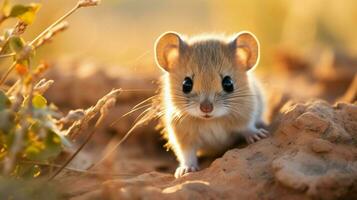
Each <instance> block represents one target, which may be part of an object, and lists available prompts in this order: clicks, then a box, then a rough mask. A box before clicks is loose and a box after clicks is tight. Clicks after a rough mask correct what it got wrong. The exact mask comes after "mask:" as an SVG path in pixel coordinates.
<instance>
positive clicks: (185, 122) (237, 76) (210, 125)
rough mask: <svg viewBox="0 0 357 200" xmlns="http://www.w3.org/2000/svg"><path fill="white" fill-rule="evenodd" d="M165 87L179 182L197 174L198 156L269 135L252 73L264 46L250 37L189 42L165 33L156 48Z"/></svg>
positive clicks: (168, 130)
mask: <svg viewBox="0 0 357 200" xmlns="http://www.w3.org/2000/svg"><path fill="white" fill-rule="evenodd" d="M155 57H156V62H157V64H158V66H159V67H160V68H161V69H163V70H164V71H165V74H164V75H163V79H162V83H161V87H162V89H161V101H160V102H161V105H160V106H161V107H162V111H161V112H162V120H163V124H164V136H165V138H166V139H167V140H168V145H169V147H170V148H172V150H173V151H174V153H175V155H176V157H177V159H178V161H179V162H180V165H179V167H178V168H177V169H176V172H175V177H181V176H183V175H184V174H186V173H188V172H194V171H197V170H198V169H199V168H198V161H197V156H198V155H201V154H214V153H217V152H222V151H225V150H227V149H228V148H229V147H230V146H231V145H232V144H233V143H234V141H235V138H236V136H237V135H238V134H241V135H243V136H244V137H245V138H246V140H247V142H248V143H253V142H255V141H258V140H260V139H262V138H265V137H267V136H268V131H267V130H265V129H262V128H257V124H261V123H262V113H263V108H264V99H263V95H262V91H261V87H260V85H259V83H258V81H257V80H256V79H254V77H253V76H252V74H251V71H252V68H254V67H255V66H256V64H257V63H258V61H259V42H258V40H257V38H256V37H255V36H254V35H253V34H252V33H250V32H240V33H238V34H236V35H234V36H233V37H225V36H217V35H213V36H210V35H204V36H197V37H191V38H186V37H183V36H181V35H180V34H178V33H176V32H166V33H164V34H162V35H161V36H160V37H159V38H158V39H157V42H156V45H155Z"/></svg>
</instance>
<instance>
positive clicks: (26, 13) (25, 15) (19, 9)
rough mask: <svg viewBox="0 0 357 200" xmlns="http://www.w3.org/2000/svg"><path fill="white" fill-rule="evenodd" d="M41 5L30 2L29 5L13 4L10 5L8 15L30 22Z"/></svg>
mask: <svg viewBox="0 0 357 200" xmlns="http://www.w3.org/2000/svg"><path fill="white" fill-rule="evenodd" d="M40 7H41V5H40V4H36V3H32V4H30V5H15V6H14V7H12V9H11V12H10V15H9V17H17V18H19V19H21V20H22V21H24V22H25V23H26V24H31V23H32V22H33V21H34V19H35V16H36V13H37V12H38V11H39V9H40Z"/></svg>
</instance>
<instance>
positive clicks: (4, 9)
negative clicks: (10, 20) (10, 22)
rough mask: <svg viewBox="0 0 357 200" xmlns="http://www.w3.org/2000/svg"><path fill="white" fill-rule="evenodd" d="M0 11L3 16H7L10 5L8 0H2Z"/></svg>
mask: <svg viewBox="0 0 357 200" xmlns="http://www.w3.org/2000/svg"><path fill="white" fill-rule="evenodd" d="M1 12H2V14H3V15H4V16H9V15H10V12H11V5H10V1H9V0H4V2H3V4H2V7H1Z"/></svg>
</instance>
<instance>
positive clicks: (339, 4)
mask: <svg viewBox="0 0 357 200" xmlns="http://www.w3.org/2000/svg"><path fill="white" fill-rule="evenodd" d="M15 2H16V1H15ZM17 2H32V0H31V1H30V0H28V1H17ZM38 2H40V3H42V9H41V10H40V12H39V14H38V17H37V19H36V21H35V22H34V24H33V25H32V27H31V28H30V30H29V31H28V32H27V34H26V35H25V37H26V38H27V39H31V38H32V37H34V36H35V34H37V33H38V32H40V31H41V30H42V29H44V28H45V27H46V26H48V25H49V24H50V23H51V22H52V21H54V20H55V19H56V18H58V17H59V16H61V15H62V14H63V13H65V12H66V11H67V10H68V9H70V8H71V7H72V6H73V5H74V4H75V3H76V2H77V0H61V1H60V0H43V1H38ZM68 21H69V22H70V29H69V30H67V31H66V32H65V33H62V34H60V35H59V36H56V38H55V41H54V42H53V43H52V44H51V45H47V46H45V47H43V48H41V50H39V54H40V56H39V57H41V58H42V59H62V58H81V59H83V58H85V59H89V60H95V62H99V63H103V64H108V65H112V66H118V67H119V66H120V67H125V68H129V69H130V70H133V71H135V70H139V69H140V71H142V70H143V68H145V71H152V72H155V73H156V72H158V70H157V69H156V67H154V64H153V63H154V61H153V44H154V42H155V39H156V38H157V37H158V36H159V35H160V34H161V33H162V32H164V31H168V30H173V31H177V32H180V33H183V34H187V35H193V34H199V33H205V32H217V33H222V32H223V33H227V34H232V33H235V32H239V31H242V30H249V31H252V32H254V33H255V34H256V35H257V36H258V38H259V39H260V40H261V44H262V45H261V46H262V56H261V64H262V65H264V66H266V67H265V68H268V66H269V65H271V64H272V58H273V56H274V53H275V51H276V49H277V48H280V47H281V46H284V47H288V48H290V49H293V50H294V51H298V52H300V51H307V50H308V51H311V50H312V49H316V48H330V47H331V48H334V49H338V50H340V51H347V52H352V53H353V52H356V50H357V35H356V31H357V26H356V21H357V2H356V1H354V0H343V1H335V0H314V1H310V0H294V1H286V0H275V1H260V0H251V1H237V0H226V1H207V0H195V1H192V0H180V1H177V0H103V1H102V4H101V5H100V6H99V7H98V8H95V9H84V10H82V11H81V13H76V14H75V15H73V16H71V18H70V19H69V20H68ZM261 68H263V67H261Z"/></svg>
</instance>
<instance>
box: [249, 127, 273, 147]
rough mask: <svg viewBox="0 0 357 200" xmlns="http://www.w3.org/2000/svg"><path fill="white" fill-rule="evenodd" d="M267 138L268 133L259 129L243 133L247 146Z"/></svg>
mask: <svg viewBox="0 0 357 200" xmlns="http://www.w3.org/2000/svg"><path fill="white" fill-rule="evenodd" d="M268 136H269V131H267V130H265V129H263V128H261V129H255V130H248V131H245V132H244V137H245V139H246V140H247V142H248V143H249V144H252V143H254V142H257V141H259V140H261V139H264V138H267V137H268Z"/></svg>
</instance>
